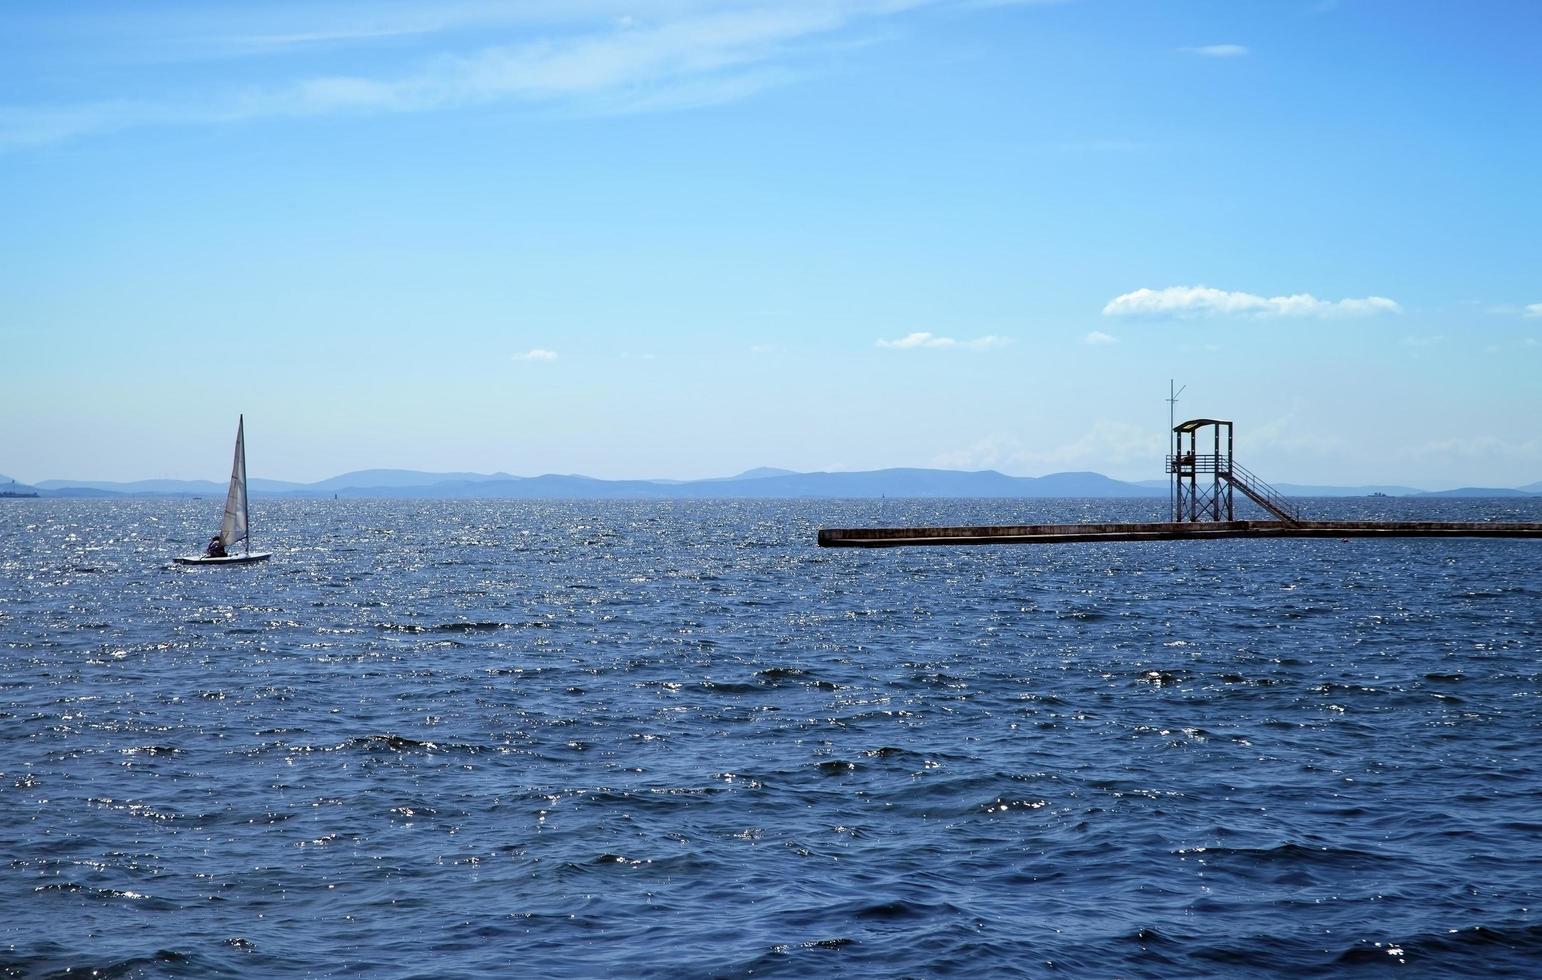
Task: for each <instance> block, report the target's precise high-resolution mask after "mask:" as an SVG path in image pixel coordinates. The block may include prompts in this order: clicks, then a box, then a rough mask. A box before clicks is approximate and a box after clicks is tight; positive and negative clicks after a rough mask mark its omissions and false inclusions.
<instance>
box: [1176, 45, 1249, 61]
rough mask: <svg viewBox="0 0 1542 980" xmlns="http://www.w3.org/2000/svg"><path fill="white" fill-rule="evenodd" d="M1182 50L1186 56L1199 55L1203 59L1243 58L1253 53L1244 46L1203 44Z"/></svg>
mask: <svg viewBox="0 0 1542 980" xmlns="http://www.w3.org/2000/svg"><path fill="white" fill-rule="evenodd" d="M1180 50H1182V51H1183V53H1184V54H1193V55H1198V56H1199V57H1201V58H1241V57H1243V56H1245V55H1247V54H1250V53H1251V52H1250V51H1249V49H1248V48H1247V46H1246V45H1242V44H1202V45H1199V46H1198V47H1193V48H1182V49H1180Z"/></svg>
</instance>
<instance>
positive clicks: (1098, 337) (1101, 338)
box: [1082, 330, 1119, 346]
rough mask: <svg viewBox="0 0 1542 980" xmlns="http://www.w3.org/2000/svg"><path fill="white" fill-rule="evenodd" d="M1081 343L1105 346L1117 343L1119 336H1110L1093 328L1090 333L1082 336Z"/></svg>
mask: <svg viewBox="0 0 1542 980" xmlns="http://www.w3.org/2000/svg"><path fill="white" fill-rule="evenodd" d="M1082 343H1084V344H1092V345H1093V346H1106V345H1108V344H1117V343H1119V338H1118V337H1114V336H1110V335H1109V334H1106V333H1104V332H1103V331H1101V330H1094V331H1092V333H1089V334H1088V335H1087V336H1085V337H1083V338H1082Z"/></svg>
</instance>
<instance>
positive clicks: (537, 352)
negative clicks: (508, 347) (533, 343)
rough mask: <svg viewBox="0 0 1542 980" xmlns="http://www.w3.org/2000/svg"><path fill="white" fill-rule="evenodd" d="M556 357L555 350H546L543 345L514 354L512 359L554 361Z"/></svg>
mask: <svg viewBox="0 0 1542 980" xmlns="http://www.w3.org/2000/svg"><path fill="white" fill-rule="evenodd" d="M556 359H557V352H556V351H554V350H546V349H545V348H544V347H533V348H531V349H530V350H527V351H525V352H524V353H523V354H515V355H514V360H516V361H555V360H556Z"/></svg>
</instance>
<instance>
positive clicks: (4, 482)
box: [0, 467, 1542, 500]
mask: <svg viewBox="0 0 1542 980" xmlns="http://www.w3.org/2000/svg"><path fill="white" fill-rule="evenodd" d="M1167 486H1168V484H1167V481H1166V480H1142V481H1138V482H1134V483H1130V482H1125V481H1122V480H1114V479H1111V478H1109V477H1106V476H1103V475H1102V474H1100V473H1086V472H1082V473H1051V474H1050V475H1048V476H1038V477H1032V476H1007V475H1006V474H1004V473H998V472H996V471H995V470H974V471H961V470H936V469H915V468H899V469H885V470H868V471H864V472H854V473H823V472H821V473H798V472H795V471H793V470H783V469H775V468H772V467H759V468H757V469H753V470H747V471H745V472H743V473H740V474H738V475H736V476H725V477H715V478H711V479H703V480H662V479H660V480H600V479H595V478H594V477H587V476H576V475H559V474H554V473H548V474H546V475H543V476H531V477H523V476H511V475H510V474H508V473H425V472H421V471H419V470H357V471H355V472H352V473H344V474H341V475H340V476H334V477H331V478H330V479H326V480H319V481H317V482H315V483H290V482H286V481H283V480H262V479H252V480H251V481H250V483H249V488H250V490H251V492H252V495H253V496H267V497H271V496H293V497H324V496H325V497H330V496H332V495H334V494H336V495H338V496H344V497H417V498H471V497H502V498H526V499H529V498H543V497H544V498H591V499H622V498H632V499H658V500H664V499H701V498H707V497H758V498H768V497H824V498H836V497H883V496H888V497H1039V498H1044V497H1165V496H1166V495H1167ZM1278 489H1279V490H1280V491H1281V492H1282V493H1285V494H1287V495H1290V496H1296V497H1362V496H1369V495H1371V494H1373V493H1378V494H1385V495H1387V496H1391V497H1401V496H1440V497H1528V496H1542V482H1538V483H1533V484H1529V485H1527V486H1524V487H1519V488H1516V489H1506V488H1485V487H1465V488H1462V489H1458V490H1443V491H1438V492H1435V493H1428V492H1426V491H1422V490H1418V489H1415V488H1413V487H1402V486H1363V487H1330V486H1303V485H1298V484H1289V483H1286V484H1280V485H1279V487H1278ZM3 490H13V491H15V492H21V493H26V492H30V491H33V490H35V491H36V492H37V493H38V494H39V495H40V496H43V497H118V496H140V497H144V496H161V497H218V496H223V495H224V493H225V484H224V483H215V482H213V481H209V480H136V481H133V482H129V483H121V482H109V481H101V480H43V481H42V482H40V483H38V484H36V485H34V486H26V485H24V484H19V483H18V484H15V486H12V481H11V479H10V478H9V477H4V476H0V491H3Z"/></svg>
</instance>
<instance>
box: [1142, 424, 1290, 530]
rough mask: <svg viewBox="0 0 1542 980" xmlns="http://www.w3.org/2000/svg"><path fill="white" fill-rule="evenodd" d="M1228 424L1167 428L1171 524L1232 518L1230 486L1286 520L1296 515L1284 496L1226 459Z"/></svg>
mask: <svg viewBox="0 0 1542 980" xmlns="http://www.w3.org/2000/svg"><path fill="white" fill-rule="evenodd" d="M1232 442H1233V432H1232V424H1231V423H1230V422H1228V421H1226V420H1225V419H1189V420H1188V421H1187V422H1180V423H1179V424H1177V425H1175V426H1173V441H1172V452H1171V454H1169V455H1168V457H1167V472H1168V473H1169V474H1171V475H1172V478H1173V480H1172V505H1173V522H1174V523H1178V524H1195V523H1200V522H1205V521H1235V520H1236V519H1237V512H1236V506H1235V504H1234V502H1233V499H1232V491H1233V490H1234V489H1236V490H1240V491H1242V495H1243V496H1245V497H1247V498H1248V499H1249V500H1251V501H1253V503H1255V504H1257V505H1258V506H1260V507H1262V508H1263V509H1264V510H1266V511H1268V512H1269V513H1271V514H1273V515H1274V516H1275V517H1277V518H1279V519H1280V520H1281V521H1284V522H1285V523H1286V524H1298V523H1300V521H1301V513H1300V511H1299V510H1298V509H1297V508H1296V505H1295V504H1293V503H1291V502H1290V501H1289V500H1288V499H1286V497H1285V495H1284V494H1282V493H1280V492H1279V491H1278V490H1276V489H1274V488H1273V487H1271V486H1269V484H1267V483H1265V482H1264V481H1262V480H1260V479H1259V478H1258V477H1256V476H1254V475H1253V474H1252V473H1249V472H1248V471H1247V470H1246V469H1244V468H1243V467H1242V466H1241V465H1239V464H1238V463H1237V461H1236V459H1234V458H1233V457H1232Z"/></svg>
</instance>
